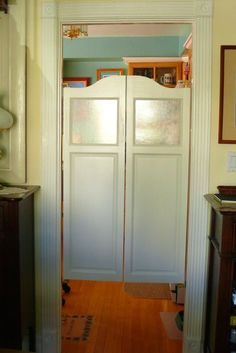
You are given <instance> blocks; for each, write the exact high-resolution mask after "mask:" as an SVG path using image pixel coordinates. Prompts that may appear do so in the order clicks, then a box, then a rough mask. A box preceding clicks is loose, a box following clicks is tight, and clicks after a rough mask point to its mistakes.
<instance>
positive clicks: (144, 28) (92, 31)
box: [80, 23, 192, 37]
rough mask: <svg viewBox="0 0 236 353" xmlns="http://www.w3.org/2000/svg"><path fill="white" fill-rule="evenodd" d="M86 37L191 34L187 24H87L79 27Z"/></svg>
mask: <svg viewBox="0 0 236 353" xmlns="http://www.w3.org/2000/svg"><path fill="white" fill-rule="evenodd" d="M80 28H81V30H85V31H86V32H87V33H88V37H114V36H117V37H120V36H125V37H126V36H130V37H131V36H132V37H134V36H138V37H141V36H149V37H150V36H180V37H181V36H188V35H189V34H190V33H191V28H192V27H191V24H189V23H148V24H144V23H143V24H137V23H132V24H131V23H128V24H125V23H124V24H88V25H80Z"/></svg>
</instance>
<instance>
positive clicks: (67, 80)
mask: <svg viewBox="0 0 236 353" xmlns="http://www.w3.org/2000/svg"><path fill="white" fill-rule="evenodd" d="M89 85H90V77H64V78H63V87H72V88H84V87H87V86H89Z"/></svg>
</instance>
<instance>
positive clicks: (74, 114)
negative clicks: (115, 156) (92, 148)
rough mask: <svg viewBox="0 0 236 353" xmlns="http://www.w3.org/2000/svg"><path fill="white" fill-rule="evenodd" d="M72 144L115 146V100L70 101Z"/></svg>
mask: <svg viewBox="0 0 236 353" xmlns="http://www.w3.org/2000/svg"><path fill="white" fill-rule="evenodd" d="M70 104H71V106H70V108H71V110H70V112H71V115H70V119H71V132H70V133H71V134H70V135H71V142H72V143H73V144H82V145H93V144H95V145H96V144H112V145H113V144H117V131H118V100H117V99H78V98H72V99H71V103H70Z"/></svg>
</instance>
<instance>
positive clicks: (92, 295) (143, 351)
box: [62, 281, 183, 353]
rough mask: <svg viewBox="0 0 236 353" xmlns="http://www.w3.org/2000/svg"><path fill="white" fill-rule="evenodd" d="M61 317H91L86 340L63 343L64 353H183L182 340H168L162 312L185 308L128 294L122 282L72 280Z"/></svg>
mask: <svg viewBox="0 0 236 353" xmlns="http://www.w3.org/2000/svg"><path fill="white" fill-rule="evenodd" d="M69 285H70V287H71V292H70V293H68V294H66V295H64V298H65V300H66V304H65V305H64V306H63V308H62V315H91V316H93V324H92V327H91V331H90V334H89V339H88V340H87V341H83V340H80V342H76V343H73V342H67V341H66V340H65V339H63V340H62V353H181V352H182V341H181V340H171V339H168V337H167V334H166V332H165V329H164V327H163V324H162V321H161V318H160V312H162V311H169V312H171V311H174V312H178V311H179V310H182V309H183V306H182V305H177V304H175V303H173V302H172V301H171V300H162V299H143V298H137V297H132V296H130V295H128V294H127V293H126V292H125V291H124V289H123V287H124V284H123V283H120V282H119V283H117V282H96V281H70V282H69Z"/></svg>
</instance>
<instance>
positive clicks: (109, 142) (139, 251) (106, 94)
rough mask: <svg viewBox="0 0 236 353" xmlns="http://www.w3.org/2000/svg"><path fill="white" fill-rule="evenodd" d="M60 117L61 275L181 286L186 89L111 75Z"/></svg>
mask: <svg viewBox="0 0 236 353" xmlns="http://www.w3.org/2000/svg"><path fill="white" fill-rule="evenodd" d="M63 115H64V135H63V136H64V137H63V160H64V177H63V179H64V182H63V192H64V230H63V233H64V277H65V278H67V279H94V280H109V281H110V280H112V281H130V282H176V283H177V282H183V281H184V278H185V260H186V256H185V253H186V228H187V227H186V226H187V192H188V163H189V120H190V92H189V89H185V88H182V89H168V88H165V87H162V86H160V85H158V84H157V83H155V82H154V81H153V80H150V79H147V78H145V77H136V76H127V77H126V76H113V77H109V78H105V79H102V80H100V81H98V82H97V83H96V84H94V85H92V86H89V87H87V88H84V89H81V88H65V89H64V114H63Z"/></svg>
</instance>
